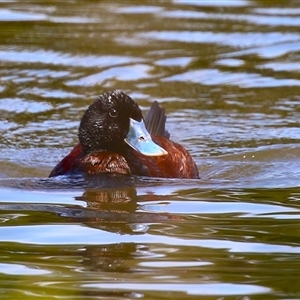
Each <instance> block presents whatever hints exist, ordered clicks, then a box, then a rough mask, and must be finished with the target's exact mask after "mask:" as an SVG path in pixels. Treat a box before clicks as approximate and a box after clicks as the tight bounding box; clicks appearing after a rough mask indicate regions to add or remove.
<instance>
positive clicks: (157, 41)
mask: <svg viewBox="0 0 300 300" xmlns="http://www.w3.org/2000/svg"><path fill="white" fill-rule="evenodd" d="M299 24H300V8H299V5H298V2H297V1H284V2H282V3H279V2H276V3H273V2H272V3H271V2H269V1H258V0H257V1H243V0H241V1H226V0H224V1H200V0H199V1H187V0H184V1H183V0H174V1H163V2H151V1H143V2H137V1H126V2H121V1H119V2H117V3H111V2H110V1H79V0H78V1H72V2H66V3H62V2H57V1H38V0H37V1H33V2H32V1H5V2H2V3H0V26H1V30H0V41H1V42H0V66H1V68H0V115H1V118H0V149H1V151H0V213H1V214H0V279H1V280H0V282H1V283H0V298H1V299H55V298H60V299H140V298H143V299H200V298H201V299H299V298H300V284H299V280H298V279H297V278H298V277H299V276H298V274H299V271H300V264H299V261H300V238H299V236H300V230H299V219H300V207H299V201H300V188H299V187H300V181H299V178H300V168H299V166H300V146H299V139H300V128H299V112H300V106H299V100H300V96H299V95H300V73H299V70H300V64H299V55H300V34H299ZM111 89H123V90H124V91H125V92H127V93H128V94H130V95H131V96H132V98H134V99H135V100H136V101H137V102H138V104H139V105H140V106H141V108H142V110H143V112H144V113H146V112H147V110H148V109H149V107H150V105H151V103H152V102H153V101H154V100H157V101H159V102H160V103H161V104H162V105H163V106H164V107H165V108H166V111H167V114H168V121H167V128H168V130H169V131H170V133H171V137H172V139H173V140H174V141H176V142H179V143H181V144H183V145H184V146H185V147H186V148H187V149H188V150H189V151H190V152H191V154H192V155H193V157H194V158H195V161H196V162H197V165H198V166H199V170H200V174H201V179H200V180H176V179H175V180H162V179H149V178H124V177H122V176H121V177H118V176H117V177H113V178H106V177H105V178H103V177H99V178H95V179H94V180H84V179H83V178H76V177H74V178H66V177H60V178H52V179H48V178H47V177H48V174H49V173H50V171H51V169H52V168H53V167H54V165H55V164H56V163H57V162H58V161H59V160H60V159H61V158H62V157H63V156H64V155H65V154H66V153H67V152H68V151H69V150H70V149H71V148H72V146H74V145H75V144H76V143H77V129H78V124H79V120H80V118H81V115H82V114H83V112H84V110H85V109H86V108H87V106H88V105H89V104H90V103H92V101H93V100H94V99H95V97H96V96H97V95H99V94H101V93H102V92H104V91H107V90H111Z"/></svg>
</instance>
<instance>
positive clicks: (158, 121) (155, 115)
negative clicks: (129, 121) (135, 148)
mask: <svg viewBox="0 0 300 300" xmlns="http://www.w3.org/2000/svg"><path fill="white" fill-rule="evenodd" d="M166 120H167V116H166V114H165V109H164V108H163V107H160V106H159V104H158V102H157V101H154V102H153V103H152V106H151V108H150V110H149V112H148V113H147V115H146V117H145V120H144V121H145V125H146V128H147V130H148V132H149V133H150V134H151V135H157V136H163V137H165V138H167V139H169V138H170V133H169V132H168V131H167V130H166Z"/></svg>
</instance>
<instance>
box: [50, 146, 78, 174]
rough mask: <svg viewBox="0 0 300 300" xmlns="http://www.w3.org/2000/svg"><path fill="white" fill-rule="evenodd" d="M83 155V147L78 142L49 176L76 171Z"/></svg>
mask: <svg viewBox="0 0 300 300" xmlns="http://www.w3.org/2000/svg"><path fill="white" fill-rule="evenodd" d="M80 157H82V148H81V145H80V144H77V145H76V146H75V147H74V148H73V149H72V150H71V152H70V153H69V154H68V155H66V156H65V157H64V158H63V159H62V160H61V161H60V162H59V163H58V164H57V165H56V166H55V167H54V169H53V170H52V171H51V173H50V175H49V177H55V176H59V175H65V174H68V173H72V172H74V171H75V170H76V169H77V168H78V164H79V159H80Z"/></svg>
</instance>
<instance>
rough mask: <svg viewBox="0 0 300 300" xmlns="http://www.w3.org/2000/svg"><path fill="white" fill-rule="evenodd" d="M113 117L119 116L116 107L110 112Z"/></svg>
mask: <svg viewBox="0 0 300 300" xmlns="http://www.w3.org/2000/svg"><path fill="white" fill-rule="evenodd" d="M108 114H109V115H110V116H111V117H112V118H115V117H117V116H118V112H117V111H116V110H115V109H111V110H110V111H109V113H108Z"/></svg>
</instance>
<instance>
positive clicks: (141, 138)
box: [124, 118, 168, 156]
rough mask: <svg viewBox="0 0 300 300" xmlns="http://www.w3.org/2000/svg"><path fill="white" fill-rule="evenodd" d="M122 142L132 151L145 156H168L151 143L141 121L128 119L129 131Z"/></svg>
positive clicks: (164, 151) (163, 150)
mask: <svg viewBox="0 0 300 300" xmlns="http://www.w3.org/2000/svg"><path fill="white" fill-rule="evenodd" d="M124 140H125V142H126V143H127V144H128V145H129V146H130V147H132V148H133V149H134V150H136V151H138V152H140V153H142V154H143V155H146V156H162V155H166V154H168V152H167V151H166V150H165V149H163V148H161V147H160V146H158V145H157V144H155V143H154V142H153V140H152V138H151V136H150V134H149V132H148V131H147V129H146V127H145V123H144V121H143V120H141V121H140V122H138V121H136V120H134V119H131V118H130V126H129V131H128V134H127V136H126V138H125V139H124Z"/></svg>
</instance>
